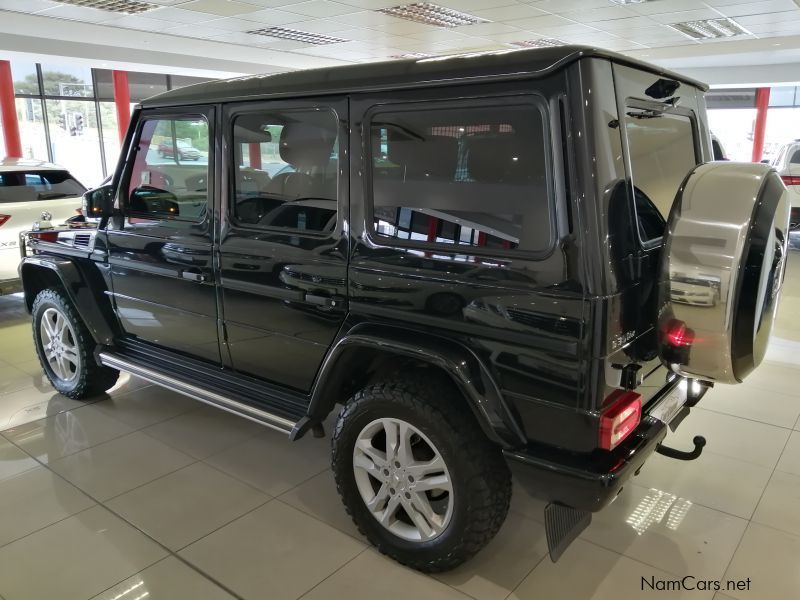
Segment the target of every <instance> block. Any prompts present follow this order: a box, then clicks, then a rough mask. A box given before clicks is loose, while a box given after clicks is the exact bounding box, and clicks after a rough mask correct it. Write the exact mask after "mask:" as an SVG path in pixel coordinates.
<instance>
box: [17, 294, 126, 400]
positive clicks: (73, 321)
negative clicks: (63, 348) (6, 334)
mask: <svg viewBox="0 0 800 600" xmlns="http://www.w3.org/2000/svg"><path fill="white" fill-rule="evenodd" d="M48 308H54V309H56V310H57V311H58V312H60V313H61V314H62V315H63V316H64V317H66V319H67V321H68V323H69V324H70V326H71V327H72V331H73V332H74V334H75V345H76V347H77V351H78V357H79V362H80V365H79V366H78V369H77V373H76V376H75V377H74V378H73V379H72V380H70V381H64V380H62V379H60V378H59V377H58V376H57V375H56V374H55V372H54V371H53V369H52V368H51V367H50V365H49V364H48V362H47V359H46V358H45V355H44V349H43V347H42V339H41V332H40V323H41V319H42V315H43V314H44V312H45V311H46V310H47V309H48ZM31 315H32V322H33V346H34V348H36V355H37V356H38V357H39V363H40V364H41V365H42V369H43V370H44V373H45V375H47V378H48V379H49V380H50V383H51V384H52V385H53V387H54V388H55V389H56V390H57V391H58V392H59V393H60V394H62V395H64V396H67V397H68V398H73V399H75V400H83V399H85V398H89V397H91V396H97V395H98V394H102V393H103V392H106V391H107V390H109V389H111V388H112V387H114V384H115V383H116V382H117V379H118V378H119V371H118V370H116V369H111V368H109V367H104V366H101V365H98V364H97V362H96V361H95V359H94V350H95V348H96V347H97V344H96V343H95V341H94V339H92V335H91V334H90V333H89V330H88V329H87V328H86V325H85V324H84V322H83V320H82V319H81V318H80V316H79V315H78V312H77V311H76V310H75V307H74V306H73V305H72V302H71V301H70V300H69V298H67V296H66V294H64V292H62V291H61V290H58V289H46V290H42V291H41V292H39V294H38V295H37V296H36V298H35V299H34V301H33V308H32V310H31Z"/></svg>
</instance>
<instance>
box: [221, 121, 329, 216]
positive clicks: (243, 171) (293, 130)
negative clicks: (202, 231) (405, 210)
mask: <svg viewBox="0 0 800 600" xmlns="http://www.w3.org/2000/svg"><path fill="white" fill-rule="evenodd" d="M337 126H338V124H337V120H336V116H335V115H334V114H333V113H332V112H323V111H316V110H315V111H312V110H294V111H292V110H285V111H274V112H259V113H252V114H244V115H240V116H238V117H236V118H235V119H234V121H233V151H234V153H235V156H234V160H233V165H234V177H233V207H232V211H233V217H234V219H235V220H236V222H237V223H240V224H245V225H250V226H255V227H265V228H285V229H295V230H306V231H318V232H319V231H332V230H333V228H334V227H335V225H336V207H337V193H336V191H337V183H338V171H339V156H338V145H337V143H336V142H337Z"/></svg>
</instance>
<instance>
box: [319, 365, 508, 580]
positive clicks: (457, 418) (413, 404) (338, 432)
mask: <svg viewBox="0 0 800 600" xmlns="http://www.w3.org/2000/svg"><path fill="white" fill-rule="evenodd" d="M390 417H394V418H398V419H403V420H404V421H406V422H408V423H410V424H412V425H413V426H414V427H416V428H418V429H419V430H420V431H422V432H423V433H424V434H425V435H426V436H427V437H428V438H429V439H430V440H431V441H432V442H433V444H434V445H435V446H436V448H437V449H438V451H439V452H440V454H441V456H442V458H443V459H444V461H445V463H446V465H447V469H448V471H449V473H450V477H451V480H452V483H453V498H452V502H453V514H452V517H451V518H450V521H449V523H448V525H447V526H446V528H445V529H444V531H443V532H442V533H441V534H440V535H439V536H438V537H435V538H433V539H431V540H429V541H425V542H420V541H417V542H412V541H408V540H405V539H402V538H400V537H398V536H396V535H394V534H393V533H391V532H390V531H389V530H388V529H386V528H384V527H383V526H382V525H381V524H380V523H378V521H377V519H376V518H375V517H374V516H373V515H372V513H370V512H369V510H368V509H367V507H366V505H365V503H364V500H363V499H362V497H361V494H360V493H359V491H358V488H357V485H356V482H355V476H354V473H353V449H354V444H355V442H356V439H357V437H358V435H359V433H360V432H361V430H362V429H363V428H364V427H365V426H366V425H367V424H368V423H370V422H372V421H374V420H375V419H380V418H390ZM331 445H332V467H333V474H334V477H335V479H336V488H337V490H338V492H339V496H340V497H341V498H342V501H343V502H344V505H345V508H346V509H347V512H348V514H349V515H350V516H351V517H352V519H353V521H354V522H355V524H356V526H357V527H358V530H359V531H360V532H361V533H362V534H363V535H364V536H365V537H366V538H367V539H368V540H369V541H370V542H371V543H372V544H373V545H375V546H376V547H377V548H378V550H379V551H380V552H382V553H383V554H386V555H388V556H390V557H391V558H393V559H395V560H396V561H398V562H400V563H402V564H404V565H407V566H409V567H411V568H413V569H417V570H418V571H423V572H426V573H435V572H441V571H447V570H449V569H453V568H455V567H456V566H458V565H460V564H461V563H463V562H465V561H466V560H468V559H469V558H471V557H472V556H474V555H475V554H476V553H477V552H478V551H479V550H481V548H483V547H484V546H485V545H486V544H488V543H489V541H491V539H492V538H493V537H494V536H495V535H496V534H497V532H498V531H499V529H500V527H501V526H502V524H503V521H504V520H505V518H506V514H507V513H508V507H509V503H510V501H511V473H510V471H509V469H508V466H507V465H506V463H505V461H504V460H503V457H502V454H501V451H500V448H499V447H498V446H496V445H495V444H493V443H492V442H491V441H489V439H488V438H487V437H486V435H485V433H484V432H483V431H482V430H481V428H480V427H479V425H478V423H477V422H476V420H475V417H474V416H473V414H472V412H471V410H470V408H469V406H467V404H466V401H465V400H464V399H463V398H462V397H460V396H459V394H458V393H457V392H456V391H455V390H454V389H453V387H452V386H451V385H449V382H447V381H445V380H443V379H442V378H441V377H439V376H438V375H437V374H435V373H433V374H431V373H427V371H426V370H423V371H414V372H410V373H409V375H408V376H407V377H405V378H400V377H392V378H391V379H390V380H387V381H382V382H377V383H373V384H371V385H369V386H367V387H365V388H364V389H362V390H360V391H358V392H357V393H356V394H355V395H354V396H353V397H352V398H351V399H350V400H349V401H348V402H347V403H346V404H345V405H344V407H343V408H342V410H341V412H340V414H339V417H338V419H337V421H336V425H335V427H334V432H333V436H332V439H331Z"/></svg>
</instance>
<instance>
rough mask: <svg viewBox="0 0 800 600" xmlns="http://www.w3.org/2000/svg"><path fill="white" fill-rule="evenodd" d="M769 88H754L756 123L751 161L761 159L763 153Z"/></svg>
mask: <svg viewBox="0 0 800 600" xmlns="http://www.w3.org/2000/svg"><path fill="white" fill-rule="evenodd" d="M767 107H769V88H768V87H767V88H758V89H756V123H755V128H754V130H753V162H758V161H760V160H761V156H762V155H763V153H764V133H765V131H766V129H767Z"/></svg>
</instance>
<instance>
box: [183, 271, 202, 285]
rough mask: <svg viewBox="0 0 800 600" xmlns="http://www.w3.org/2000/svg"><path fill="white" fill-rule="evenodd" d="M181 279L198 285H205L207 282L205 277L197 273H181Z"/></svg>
mask: <svg viewBox="0 0 800 600" xmlns="http://www.w3.org/2000/svg"><path fill="white" fill-rule="evenodd" d="M181 277H183V278H184V279H188V280H189V281H196V282H197V283H204V282H205V281H206V276H205V275H203V274H202V273H197V272H195V271H181Z"/></svg>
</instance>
